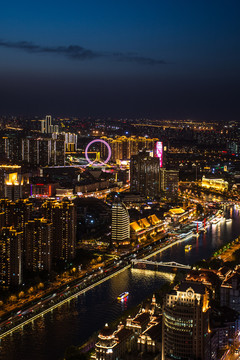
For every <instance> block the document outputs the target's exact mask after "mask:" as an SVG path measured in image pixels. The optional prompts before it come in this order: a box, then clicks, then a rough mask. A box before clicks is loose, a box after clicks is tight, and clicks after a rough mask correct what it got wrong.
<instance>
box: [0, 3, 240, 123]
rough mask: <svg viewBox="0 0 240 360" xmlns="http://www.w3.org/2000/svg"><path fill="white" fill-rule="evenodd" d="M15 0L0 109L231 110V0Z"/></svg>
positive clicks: (168, 113) (6, 25)
mask: <svg viewBox="0 0 240 360" xmlns="http://www.w3.org/2000/svg"><path fill="white" fill-rule="evenodd" d="M41 4H42V5H41V7H40V6H38V5H37V4H35V3H32V2H28V1H24V2H22V3H18V2H16V1H13V2H12V3H11V5H8V4H7V3H5V4H4V5H3V6H2V12H1V28H2V31H1V39H0V51H1V61H2V67H1V86H0V95H1V99H2V107H1V108H2V109H1V110H2V111H1V113H2V114H7V115H8V114H13V115H18V114H22V115H38V114H43V113H53V114H55V115H56V116H68V115H69V116H99V117H103V116H105V117H107V116H112V117H154V118H159V119H161V118H176V119H182V118H193V119H199V120H238V119H239V107H238V102H237V100H238V93H239V90H238V88H239V87H238V84H239V75H240V73H239V66H238V63H239V55H240V52H239V46H238V38H239V34H240V27H239V22H238V13H239V3H237V2H236V1H230V3H229V2H228V3H227V2H226V1H224V2H223V3H221V4H219V2H216V1H213V2H211V3H210V4H209V3H207V2H201V3H192V2H190V1H184V2H181V3H179V2H178V1H176V0H174V1H171V2H169V3H165V2H162V1H160V2H159V1H155V0H152V1H151V2H150V4H149V3H148V4H146V3H145V2H143V1H141V2H138V4H137V6H136V5H135V4H134V3H132V4H129V3H127V2H126V1H123V2H121V3H119V4H115V3H111V2H109V1H103V2H101V4H100V3H98V2H97V1H91V2H89V3H84V2H81V1H80V2H74V1H71V3H68V4H67V3H64V2H58V3H56V2H54V1H53V2H51V4H47V3H46V2H43V3H41Z"/></svg>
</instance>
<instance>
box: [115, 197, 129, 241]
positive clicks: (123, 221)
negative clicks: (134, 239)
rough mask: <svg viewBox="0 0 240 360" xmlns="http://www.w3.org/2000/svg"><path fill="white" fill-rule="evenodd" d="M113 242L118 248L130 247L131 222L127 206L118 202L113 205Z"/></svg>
mask: <svg viewBox="0 0 240 360" xmlns="http://www.w3.org/2000/svg"><path fill="white" fill-rule="evenodd" d="M112 242H113V243H115V244H116V245H117V246H119V245H129V243H130V221H129V214H128V210H127V208H126V206H125V205H124V204H123V203H121V202H119V201H118V200H116V201H115V202H114V203H113V205H112Z"/></svg>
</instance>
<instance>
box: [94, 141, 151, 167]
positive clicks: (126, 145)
mask: <svg viewBox="0 0 240 360" xmlns="http://www.w3.org/2000/svg"><path fill="white" fill-rule="evenodd" d="M101 139H103V140H105V141H106V142H107V143H108V144H109V145H110V147H111V150H112V155H111V161H113V162H118V161H119V160H130V158H131V156H132V155H137V154H138V153H139V151H141V150H143V149H146V150H150V151H153V150H154V147H155V143H156V141H157V140H158V139H156V138H146V137H140V136H139V137H135V136H131V137H126V136H116V137H115V138H108V137H106V136H103V137H101ZM107 152H108V150H107V148H106V146H105V145H104V144H101V158H106V157H107Z"/></svg>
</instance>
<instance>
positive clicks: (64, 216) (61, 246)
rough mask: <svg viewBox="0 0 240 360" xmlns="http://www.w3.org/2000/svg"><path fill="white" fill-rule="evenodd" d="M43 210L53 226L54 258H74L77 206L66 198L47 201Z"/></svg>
mask: <svg viewBox="0 0 240 360" xmlns="http://www.w3.org/2000/svg"><path fill="white" fill-rule="evenodd" d="M43 212H44V218H45V219H47V220H48V221H49V222H51V223H52V226H53V241H52V256H53V258H54V259H62V260H67V261H69V260H72V259H73V258H74V257H75V252H76V219H77V218H76V216H77V213H76V206H75V205H74V204H73V203H72V202H71V201H70V200H68V199H66V198H64V199H63V200H62V201H61V202H59V201H46V202H45V203H44V204H43Z"/></svg>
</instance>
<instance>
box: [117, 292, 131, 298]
mask: <svg viewBox="0 0 240 360" xmlns="http://www.w3.org/2000/svg"><path fill="white" fill-rule="evenodd" d="M128 295H129V292H127V291H125V292H124V293H122V294H120V295H118V297H117V299H118V300H124V299H126V298H127V297H128Z"/></svg>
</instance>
